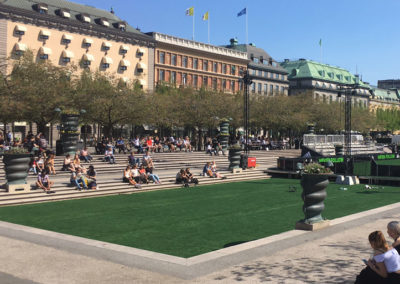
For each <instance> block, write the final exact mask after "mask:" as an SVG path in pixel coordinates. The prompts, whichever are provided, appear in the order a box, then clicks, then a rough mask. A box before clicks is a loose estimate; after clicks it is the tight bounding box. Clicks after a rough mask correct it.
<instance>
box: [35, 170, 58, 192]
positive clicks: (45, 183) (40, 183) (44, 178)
mask: <svg viewBox="0 0 400 284" xmlns="http://www.w3.org/2000/svg"><path fill="white" fill-rule="evenodd" d="M53 184H54V183H53V182H52V181H51V180H50V178H49V173H48V172H47V170H43V171H42V172H41V173H39V175H38V178H37V181H36V186H37V187H39V188H41V189H43V190H44V191H45V192H50V190H51V187H52V186H53Z"/></svg>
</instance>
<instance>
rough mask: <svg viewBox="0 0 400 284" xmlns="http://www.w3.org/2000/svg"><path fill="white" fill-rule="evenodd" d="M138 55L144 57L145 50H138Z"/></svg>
mask: <svg viewBox="0 0 400 284" xmlns="http://www.w3.org/2000/svg"><path fill="white" fill-rule="evenodd" d="M137 55H138V56H143V55H144V49H143V48H138V50H137Z"/></svg>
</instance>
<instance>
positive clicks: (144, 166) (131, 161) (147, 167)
mask: <svg viewBox="0 0 400 284" xmlns="http://www.w3.org/2000/svg"><path fill="white" fill-rule="evenodd" d="M153 170H154V162H153V158H152V157H151V156H150V154H149V150H147V151H146V153H145V155H144V156H143V158H142V161H140V159H139V158H136V157H135V154H134V152H133V151H131V153H130V155H129V156H128V165H127V166H126V168H125V169H124V173H123V176H122V181H123V182H127V183H129V184H131V185H133V186H135V187H137V188H141V184H147V183H149V182H153V183H155V184H161V180H160V177H159V176H158V175H157V174H155V173H153Z"/></svg>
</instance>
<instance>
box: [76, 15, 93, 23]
mask: <svg viewBox="0 0 400 284" xmlns="http://www.w3.org/2000/svg"><path fill="white" fill-rule="evenodd" d="M77 17H78V19H79V20H80V21H81V22H84V23H90V22H91V19H90V16H89V14H85V13H82V14H79V15H78V16H77Z"/></svg>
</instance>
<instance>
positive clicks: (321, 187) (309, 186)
mask: <svg viewBox="0 0 400 284" xmlns="http://www.w3.org/2000/svg"><path fill="white" fill-rule="evenodd" d="M328 185H329V179H328V175H326V174H303V175H302V177H301V186H302V188H303V192H302V194H301V197H302V199H303V202H304V204H303V213H304V217H305V218H304V220H301V221H299V222H298V223H297V224H296V228H297V229H305V230H315V229H320V228H322V227H326V226H329V222H328V221H326V220H324V218H323V217H322V215H321V213H322V211H323V210H324V209H325V205H324V200H325V198H326V196H327V194H326V187H327V186H328ZM319 223H321V224H323V225H320V226H318V225H316V224H319ZM315 225H316V226H315Z"/></svg>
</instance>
